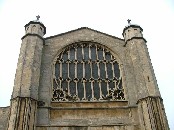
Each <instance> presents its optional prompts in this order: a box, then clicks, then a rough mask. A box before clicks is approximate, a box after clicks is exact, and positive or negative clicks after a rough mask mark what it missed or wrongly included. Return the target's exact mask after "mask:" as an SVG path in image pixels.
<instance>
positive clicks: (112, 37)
mask: <svg viewBox="0 0 174 130" xmlns="http://www.w3.org/2000/svg"><path fill="white" fill-rule="evenodd" d="M82 29H88V30H91V31H94V32H97V33H101V34H103V35H106V36H109V37H112V38H115V39H119V40H122V41H124V39H122V38H119V37H116V36H113V35H110V34H107V33H103V32H100V31H97V30H94V29H91V28H88V27H81V28H77V29H74V30H70V31H68V32H64V33H60V34H57V35H53V36H49V37H46V38H44V39H45V40H47V39H50V38H54V37H57V36H62V35H65V34H68V33H71V32H75V31H78V30H82Z"/></svg>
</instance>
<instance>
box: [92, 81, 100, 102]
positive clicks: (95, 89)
mask: <svg viewBox="0 0 174 130" xmlns="http://www.w3.org/2000/svg"><path fill="white" fill-rule="evenodd" d="M93 89H94V95H95V98H96V99H99V97H100V88H99V83H98V82H94V88H93Z"/></svg>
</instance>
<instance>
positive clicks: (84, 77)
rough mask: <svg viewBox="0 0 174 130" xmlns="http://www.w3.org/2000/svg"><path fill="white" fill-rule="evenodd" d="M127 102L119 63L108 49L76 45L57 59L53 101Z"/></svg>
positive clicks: (81, 44) (66, 49)
mask: <svg viewBox="0 0 174 130" xmlns="http://www.w3.org/2000/svg"><path fill="white" fill-rule="evenodd" d="M97 100H124V92H123V87H122V79H121V76H120V69H119V64H118V62H117V61H116V59H115V58H114V56H113V55H112V54H111V53H110V51H109V50H108V49H106V48H105V47H104V46H102V45H99V44H96V43H76V44H72V45H69V46H67V47H66V48H65V49H64V50H63V51H62V52H61V53H60V54H59V55H58V56H57V57H56V59H55V62H54V74H53V98H52V101H97Z"/></svg>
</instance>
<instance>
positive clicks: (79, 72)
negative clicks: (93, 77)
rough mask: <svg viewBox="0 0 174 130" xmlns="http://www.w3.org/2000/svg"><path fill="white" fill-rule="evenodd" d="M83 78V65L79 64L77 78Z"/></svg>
mask: <svg viewBox="0 0 174 130" xmlns="http://www.w3.org/2000/svg"><path fill="white" fill-rule="evenodd" d="M82 77H83V64H82V63H79V64H77V78H78V79H81V78H82Z"/></svg>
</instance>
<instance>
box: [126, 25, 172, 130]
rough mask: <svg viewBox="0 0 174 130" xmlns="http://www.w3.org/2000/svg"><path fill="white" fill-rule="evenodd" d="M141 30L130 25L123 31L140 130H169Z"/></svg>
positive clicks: (136, 26)
mask: <svg viewBox="0 0 174 130" xmlns="http://www.w3.org/2000/svg"><path fill="white" fill-rule="evenodd" d="M142 31H143V29H142V28H141V27H140V26H139V25H134V24H130V23H129V25H128V26H126V27H125V28H124V30H123V37H124V39H125V47H126V48H127V51H128V53H129V54H128V55H129V58H130V59H131V61H132V65H133V69H134V73H133V76H134V77H135V81H136V84H135V86H136V88H137V104H138V111H139V118H140V125H141V129H142V130H169V127H168V124H167V118H166V115H165V112H164V106H163V102H162V98H161V96H160V92H159V89H158V86H157V82H156V78H155V74H154V71H153V68H152V64H151V60H150V56H149V53H148V49H147V46H146V40H145V39H144V38H143V34H142Z"/></svg>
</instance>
